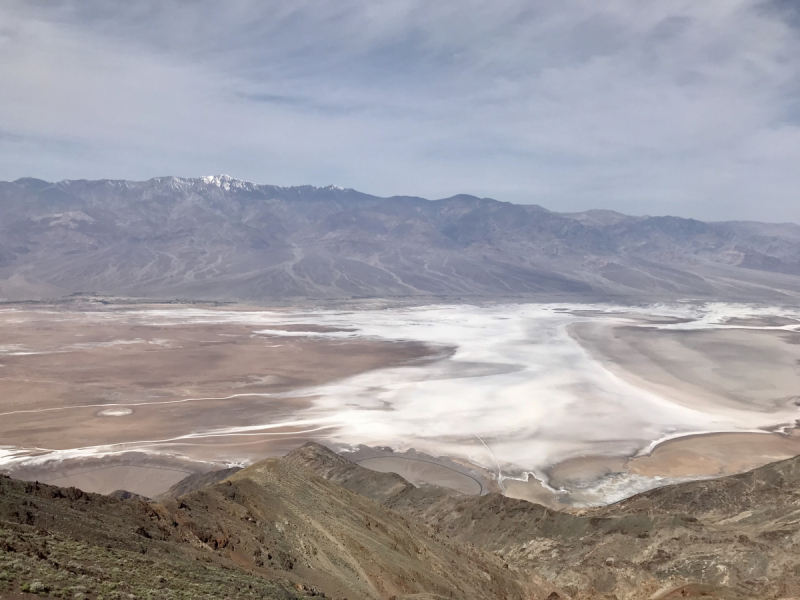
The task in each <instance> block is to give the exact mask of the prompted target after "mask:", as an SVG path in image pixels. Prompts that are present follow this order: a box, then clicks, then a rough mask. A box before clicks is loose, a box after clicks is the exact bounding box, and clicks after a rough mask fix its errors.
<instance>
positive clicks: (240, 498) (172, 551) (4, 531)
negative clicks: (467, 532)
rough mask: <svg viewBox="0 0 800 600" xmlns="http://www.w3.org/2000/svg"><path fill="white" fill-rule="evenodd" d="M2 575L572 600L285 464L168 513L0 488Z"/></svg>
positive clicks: (211, 589)
mask: <svg viewBox="0 0 800 600" xmlns="http://www.w3.org/2000/svg"><path fill="white" fill-rule="evenodd" d="M0 575H2V576H1V577H0V594H5V593H6V592H3V586H6V588H7V591H8V588H10V590H12V591H14V592H17V593H18V592H19V590H20V588H19V586H20V585H22V584H25V585H26V586H28V587H30V586H31V585H34V582H37V581H38V582H39V583H38V584H36V585H35V587H36V588H37V589H38V590H39V591H40V592H42V593H44V592H45V590H46V589H47V590H50V591H52V592H54V593H55V592H57V594H58V595H66V596H67V597H72V596H73V595H74V594H76V593H79V594H83V595H84V596H85V597H89V598H92V599H97V598H99V597H100V596H102V597H103V598H107V597H117V598H118V597H126V596H127V595H129V594H130V595H132V596H131V597H134V598H149V597H153V596H155V597H167V596H169V597H180V598H187V599H188V598H217V597H221V596H224V597H231V598H250V597H259V598H281V599H288V598H296V597H305V596H308V595H311V596H320V595H325V596H328V597H334V598H348V599H351V600H352V599H375V598H381V599H386V600H388V599H389V598H405V597H408V598H411V597H413V598H419V599H423V598H427V599H431V600H433V599H434V598H451V597H455V598H507V599H509V600H511V599H514V598H520V599H522V598H547V597H548V596H550V595H551V594H553V593H556V596H553V598H556V597H564V594H563V592H562V593H560V594H559V593H558V592H557V591H556V587H555V586H554V585H552V584H547V583H544V582H542V581H540V580H539V579H538V578H537V577H536V576H535V575H533V574H531V573H528V572H526V571H523V570H518V569H516V568H509V566H508V565H507V564H505V562H504V561H503V560H501V559H499V558H497V557H494V556H491V555H488V554H485V553H483V552H481V551H480V550H477V549H475V548H472V547H470V546H464V545H461V544H456V543H454V542H452V541H451V540H448V539H446V538H443V537H442V536H439V535H437V534H436V533H435V532H433V531H432V530H430V529H429V528H428V527H427V526H425V525H424V524H422V523H419V522H417V521H415V520H412V519H408V518H406V517H403V516H402V515H400V514H398V513H396V512H394V511H391V510H389V509H387V508H385V507H383V506H381V505H379V504H377V503H375V502H373V501H371V500H369V499H367V498H365V497H362V496H359V495H357V494H354V493H352V492H350V491H348V490H346V489H344V488H342V487H340V486H337V485H335V484H332V483H330V482H328V481H326V480H324V479H322V478H319V477H317V476H315V475H314V474H313V473H312V472H310V471H308V470H306V469H302V468H298V467H297V465H292V464H290V463H288V462H285V461H282V460H280V459H270V460H266V461H263V462H261V463H257V464H255V465H253V466H251V467H249V468H247V469H244V470H241V471H239V472H237V473H235V474H234V475H232V476H231V477H229V478H228V479H226V480H225V481H223V482H220V483H217V484H214V485H210V486H207V487H204V488H202V489H199V490H196V491H192V492H190V493H188V494H186V495H184V496H181V497H180V498H178V499H170V500H166V501H165V502H163V503H162V504H152V503H147V502H144V501H141V500H139V499H133V500H118V499H114V498H110V497H105V496H99V495H96V494H85V493H83V492H81V491H79V490H75V489H74V488H72V489H66V490H64V489H60V488H56V487H53V486H47V485H42V484H38V483H30V482H21V481H15V480H12V479H9V478H0ZM167 590H170V591H171V593H169V594H167V593H166V591H167ZM3 597H6V596H5V595H3Z"/></svg>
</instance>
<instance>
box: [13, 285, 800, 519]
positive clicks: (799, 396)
mask: <svg viewBox="0 0 800 600" xmlns="http://www.w3.org/2000/svg"><path fill="white" fill-rule="evenodd" d="M194 310H197V311H199V312H197V313H196V314H195V313H192V312H191V311H194ZM187 311H189V312H188V313H187ZM500 313H501V314H502V311H500ZM187 314H191V315H193V316H192V318H191V319H187V318H185V316H186V315H187ZM215 314H220V315H224V317H225V318H220V319H215V318H213V317H214V315H215ZM282 314H283V313H282V312H281V311H280V310H278V309H270V310H265V309H261V308H248V307H242V306H235V305H221V306H218V305H199V306H193V305H184V304H156V303H153V304H142V303H126V302H124V301H111V300H97V299H93V298H77V299H73V300H70V301H68V302H60V303H53V304H22V303H21V304H16V305H6V306H5V307H4V308H3V309H2V310H0V332H2V338H0V458H2V459H3V464H0V469H2V470H5V471H6V472H7V473H9V474H11V475H12V476H14V477H17V478H21V479H29V480H34V479H35V480H38V481H42V482H47V483H51V484H54V485H59V486H76V487H80V488H82V489H85V490H88V491H94V492H99V493H110V492H112V491H114V490H117V489H125V490H129V491H132V492H135V493H138V494H141V495H144V496H149V497H154V496H157V495H158V494H161V493H163V492H164V491H165V490H167V489H168V488H169V487H170V486H172V485H174V484H175V483H177V482H178V481H180V480H181V479H183V478H185V477H186V476H187V475H191V474H195V473H202V472H206V471H211V470H214V469H219V468H224V467H226V466H229V465H232V464H239V465H243V464H249V463H252V462H254V461H257V460H259V459H262V458H264V457H269V456H280V455H284V454H286V453H287V452H289V451H291V450H292V449H294V448H297V447H299V446H300V445H301V444H303V443H305V442H307V441H309V440H317V441H322V442H326V443H330V444H331V445H332V446H334V447H339V448H340V450H342V451H344V452H346V453H347V456H348V457H349V458H350V459H351V460H353V461H355V462H357V463H359V464H361V465H362V466H364V467H367V468H370V469H373V470H377V471H384V472H396V473H399V474H401V475H402V476H403V477H405V478H406V479H408V480H410V481H412V482H413V483H416V484H421V483H434V484H437V485H443V486H446V487H449V488H452V489H455V490H457V491H459V492H461V493H463V494H467V495H471V494H482V493H487V492H489V491H504V492H505V493H506V495H508V496H511V497H515V498H522V499H527V500H531V501H534V502H538V503H541V504H545V505H547V506H551V507H569V506H581V505H587V504H597V503H598V501H600V502H602V500H603V496H602V494H603V493H605V492H603V491H602V489H603V488H602V485H604V483H603V482H605V481H611V480H620V479H621V480H625V481H627V480H628V479H635V480H636V481H644V482H645V484H644V485H645V487H653V486H656V485H660V484H662V483H669V482H673V481H682V480H687V479H696V478H708V477H717V476H722V475H727V474H731V473H738V472H742V471H745V470H748V469H751V468H754V467H757V466H759V465H763V464H766V463H768V462H772V461H776V460H780V459H783V458H788V457H791V456H795V455H798V454H800V435H798V433H797V430H795V428H794V426H795V420H796V418H800V417H798V404H800V331H799V330H798V328H800V322H799V321H798V320H797V319H796V318H795V317H794V316H791V314H789V313H787V314H788V315H789V316H781V315H779V316H760V317H757V318H756V317H735V318H728V319H727V321H725V323H724V327H697V328H691V327H689V328H681V326H682V324H686V323H691V322H692V319H691V318H685V317H677V316H674V315H673V316H658V315H656V316H654V315H653V314H649V313H648V312H647V311H646V310H644V309H637V310H632V309H625V310H624V311H622V310H617V311H611V312H609V310H608V308H607V307H606V308H605V309H603V310H599V311H590V310H579V309H576V310H573V311H572V312H571V313H570V314H571V317H570V319H572V320H571V321H569V322H567V321H564V323H566V324H565V325H563V331H564V332H565V336H564V338H565V339H566V340H567V342H568V343H571V344H573V345H575V347H576V348H578V351H579V352H582V353H583V354H584V355H585V356H586V359H587V360H588V361H590V363H591V364H592V365H595V366H597V365H599V366H600V367H599V368H600V370H601V371H602V372H603V373H605V374H606V375H607V376H608V377H610V378H612V379H613V380H614V381H619V382H621V383H619V385H620V386H627V387H620V388H619V389H625V390H628V389H631V390H634V391H638V392H641V393H642V394H647V395H649V396H648V397H657V398H658V402H660V403H662V404H663V405H664V406H668V407H670V410H672V409H673V408H674V409H675V410H678V411H682V410H683V411H684V412H685V411H686V410H688V411H689V413H686V414H694V413H693V412H692V411H699V412H697V414H702V415H703V418H704V419H706V422H708V420H709V419H710V420H712V421H713V420H714V419H718V420H719V422H720V423H728V424H730V423H738V424H739V425H736V426H730V427H729V428H728V429H729V430H726V428H725V427H723V426H721V427H720V428H718V429H717V430H714V431H704V430H702V428H701V427H700V426H698V429H697V430H695V431H691V430H681V431H677V432H676V433H675V435H662V434H659V435H658V436H655V437H653V438H652V439H650V440H642V441H641V442H640V443H639V444H640V447H638V448H636V451H633V452H631V451H629V450H626V451H623V450H621V448H623V447H624V448H629V447H630V443H628V442H626V445H619V446H612V445H606V446H602V445H600V444H598V445H597V448H598V449H597V450H596V451H595V450H591V451H583V452H577V453H575V452H573V453H572V455H563V456H560V458H558V459H554V460H552V461H550V462H548V463H546V464H539V465H538V467H539V468H538V469H537V470H536V476H535V477H533V476H528V477H527V481H525V479H526V478H525V477H519V476H516V475H515V476H511V475H509V473H510V472H513V469H510V467H514V466H515V465H513V464H511V463H506V462H504V460H503V458H502V456H501V457H500V459H499V460H498V459H497V457H496V456H495V455H494V453H492V450H491V448H490V446H492V447H494V448H499V447H500V446H501V441H500V440H499V439H498V438H497V437H495V438H491V437H488V436H487V437H485V438H481V437H478V436H477V435H476V436H464V435H462V434H459V435H454V436H452V440H449V441H453V440H456V442H457V443H461V441H463V440H462V438H466V437H473V438H474V437H477V439H478V440H479V441H480V444H482V446H485V449H486V450H489V452H490V453H491V456H492V457H494V460H487V459H486V456H489V455H488V454H485V455H484V456H483V459H482V460H475V459H474V458H471V456H468V455H465V454H460V453H458V452H450V451H448V447H446V446H442V447H441V449H440V451H436V448H435V447H433V446H431V445H430V444H429V445H428V446H427V447H426V446H424V444H423V445H422V446H421V447H419V448H417V449H414V447H413V443H411V442H410V444H411V445H410V446H406V447H404V448H397V447H395V448H391V447H388V446H387V447H381V446H380V445H378V444H375V442H374V440H372V441H371V443H370V445H360V446H359V445H358V444H360V443H361V440H359V439H351V440H348V441H349V442H350V443H351V444H352V445H351V446H348V447H344V446H342V444H341V443H339V442H341V438H340V437H337V436H336V435H333V434H334V433H335V430H336V425H335V424H326V422H324V420H322V421H317V422H315V421H313V420H308V419H306V418H304V414H307V410H308V408H309V406H311V404H312V403H313V402H314V401H315V400H316V399H317V396H316V395H315V394H316V393H317V391H319V393H320V394H324V393H325V392H324V389H325V386H327V385H331V384H335V383H336V382H342V381H354V380H358V378H359V377H360V376H364V375H365V374H369V373H377V374H381V373H390V372H392V371H393V370H394V371H395V372H397V370H398V369H401V370H402V369H403V368H407V367H408V366H409V365H413V366H414V368H417V369H420V368H421V369H423V370H424V369H425V368H427V367H426V365H436V364H440V363H442V362H447V361H448V360H450V359H451V358H452V357H453V356H454V354H455V353H456V352H457V348H456V347H455V345H453V344H450V345H448V344H447V343H441V344H435V343H428V342H426V341H420V340H419V339H417V340H414V339H405V338H404V335H403V334H402V333H401V332H399V331H398V332H397V336H396V337H397V339H389V338H386V337H380V336H377V335H361V334H358V330H357V329H356V328H354V329H349V328H348V327H347V326H346V325H342V324H341V323H344V322H346V321H347V319H346V318H343V319H342V320H339V321H337V322H338V323H339V325H336V326H334V325H330V324H325V323H326V322H325V321H322V322H321V321H320V320H318V319H315V318H314V314H313V310H312V311H309V313H308V315H309V316H308V319H307V321H304V320H303V317H302V313H298V312H297V311H295V312H294V313H293V318H292V319H283V318H282V317H281V315H282ZM298 314H299V315H300V316H298ZM198 315H200V316H198ZM208 315H211V317H209V316H208ZM263 315H268V318H267V317H265V318H267V321H264V322H262V321H260V320H259V319H261V318H262V316H263ZM201 317H202V318H201ZM503 318H504V317H503ZM673 326H677V327H676V328H670V327H673ZM576 344H577V345H576ZM465 364H466V363H465ZM476 364H477V363H476ZM587 364H589V363H587ZM493 368H494V367H493ZM481 369H483V370H481ZM495 370H496V371H497V373H500V375H501V376H504V377H505V376H506V375H503V374H504V373H512V372H513V369H511V368H508V367H507V365H506V366H504V367H503V368H502V369H500V368H496V369H495ZM476 373H478V374H477V375H474V376H464V377H463V378H462V379H458V378H456V379H455V381H461V382H463V384H462V385H464V386H472V385H473V384H474V383H475V382H480V381H481V380H483V379H485V377H486V373H490V371H487V370H486V369H485V368H483V367H481V368H480V369H477V371H476ZM380 379H381V376H380V375H378V380H379V381H380ZM429 379H436V377H434V376H433V375H431V376H430V377H429ZM369 381H373V383H371V384H369V385H374V386H375V387H374V392H375V395H376V397H377V395H378V393H379V383H374V380H369ZM587 381H589V380H588V379H587ZM369 385H367V386H366V388H365V390H366V391H365V393H366V394H368V395H369V394H370V393H372V392H370V390H371V389H373V388H370V387H369ZM575 387H576V389H578V386H575ZM587 388H588V389H589V391H586V389H587ZM464 389H465V390H466V389H467V387H465V388H464ZM509 389H510V390H512V391H511V392H509V393H512V392H513V388H512V387H509ZM575 397H576V398H580V399H582V400H584V401H586V404H585V406H586V407H588V408H587V409H586V410H595V408H593V404H592V403H593V402H594V403H596V397H595V396H594V395H593V393H592V392H591V386H588V385H586V386H582V387H580V388H579V389H578V392H575ZM447 402H449V403H450V406H452V407H457V406H460V402H461V399H460V398H457V397H455V398H450V399H449V400H447ZM384 404H385V403H384ZM369 410H376V411H378V412H381V411H382V412H383V413H388V414H389V416H390V418H394V417H393V415H394V416H396V418H397V419H398V420H401V419H402V418H404V415H403V410H404V409H403V408H402V406H401V403H399V404H397V406H382V407H379V408H375V409H373V408H370V409H369ZM578 410H581V409H580V408H578ZM465 412H469V411H468V410H466V409H465ZM362 414H363V413H362ZM676 414H677V413H676ZM680 414H684V413H680ZM453 415H454V417H453V418H454V419H457V418H464V419H470V418H474V419H479V418H481V417H480V416H477V413H476V416H474V417H470V416H469V415H467V416H466V417H463V416H459V415H458V414H457V409H456V408H454V409H453ZM584 417H585V415H584ZM655 418H656V417H654V419H655ZM588 422H590V423H591V419H589V421H588ZM750 422H752V427H749V426H747V424H749V423H750ZM270 423H274V424H275V425H274V426H270V425H269V424H270ZM742 423H744V424H745V426H742V425H741V424H742ZM254 425H258V426H257V427H253V426H254ZM248 428H251V429H248ZM476 433H477V430H476ZM556 433H557V432H556ZM662 433H663V432H662ZM548 435H555V434H552V433H550V434H548ZM560 435H565V436H568V435H569V433H568V431H567V433H562V434H560ZM635 439H636V438H634V441H635ZM532 441H535V440H532ZM412 442H413V440H412ZM470 443H472V444H475V445H479V444H478V442H476V441H475V439H472V440H471V442H470ZM559 443H560V440H556V442H555V444H554V445H555V446H556V447H557V446H558V444H559ZM648 443H649V446H648ZM337 444H338V445H337ZM520 445H521V446H520V447H523V448H524V440H522V441H520ZM516 466H517V467H519V464H517V465H516ZM502 471H505V475H503V474H502ZM498 474H500V475H499V476H498ZM597 486H600V487H599V488H598V487H597ZM589 488H591V489H592V490H593V491H591V492H589V491H587V489H589ZM598 489H600V490H601V491H599V492H598V491H597V490H598ZM626 489H627V488H626ZM631 489H634V488H631ZM634 491H635V490H634ZM614 493H617V494H618V492H614ZM612 496H613V494H611V495H609V499H610V500H614V499H616V498H614V497H612ZM598 499H599V500H598Z"/></svg>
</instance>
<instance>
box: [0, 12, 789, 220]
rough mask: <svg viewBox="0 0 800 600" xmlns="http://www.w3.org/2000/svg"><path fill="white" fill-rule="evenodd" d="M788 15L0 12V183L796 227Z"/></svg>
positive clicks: (701, 13)
mask: <svg viewBox="0 0 800 600" xmlns="http://www.w3.org/2000/svg"><path fill="white" fill-rule="evenodd" d="M798 6H800V5H798V4H797V3H796V2H794V1H791V0H772V1H769V2H763V1H758V2H756V1H749V0H724V1H723V0H709V1H707V2H690V1H683V0H664V1H662V2H638V1H635V0H603V1H600V2H597V1H590V0H568V1H565V2H558V3H555V2H544V1H539V2H529V1H523V0H505V1H503V0H501V1H495V2H491V3H490V2H485V1H477V0H463V1H459V2H450V1H443V2H422V1H414V0H397V1H395V2H391V3H376V2H363V1H361V2H357V1H354V0H342V1H340V2H336V3H316V2H310V1H302V0H293V1H291V2H290V1H288V0H287V1H282V0H281V1H277V0H273V1H255V0H252V1H247V0H233V1H231V2H225V3H220V2H211V1H203V0H199V1H193V2H185V1H182V0H163V1H156V0H134V1H131V2H126V3H119V2H115V3H108V2H101V1H99V0H95V1H91V0H86V1H78V0H62V1H61V2H32V1H30V0H27V1H24V0H9V1H8V2H4V3H3V4H2V5H0V24H2V25H1V26H0V61H2V64H3V71H2V77H0V106H2V109H3V110H2V111H0V159H1V160H0V178H2V179H15V178H17V177H20V176H24V175H32V176H38V177H42V178H46V179H62V178H82V177H85V178H104V177H111V178H132V179H144V178H149V177H151V176H154V175H160V174H176V175H185V176H197V175H202V174H209V173H219V172H227V173H230V174H231V175H233V176H236V177H240V178H243V179H249V180H254V181H259V182H263V183H275V184H282V185H295V184H304V183H311V184H316V185H325V184H329V183H335V184H339V185H343V186H347V187H353V188H356V189H360V190H362V191H366V192H371V193H376V194H380V195H391V194H415V195H422V196H426V197H443V196H448V195H451V194H455V193H461V192H466V193H473V194H477V195H483V196H492V197H495V198H498V199H503V200H510V201H515V202H535V203H539V204H542V205H544V206H546V207H548V208H552V209H555V210H581V209H586V208H591V207H604V208H614V209H617V210H621V211H624V212H629V213H634V214H644V213H650V214H665V213H669V214H681V215H685V216H695V217H699V218H705V219H716V220H724V219H734V218H751V219H759V220H773V221H784V220H794V221H800V202H798V196H797V190H800V169H798V168H797V166H798V165H800V61H797V59H796V57H797V56H800V8H798Z"/></svg>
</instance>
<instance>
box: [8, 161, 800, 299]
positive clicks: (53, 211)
mask: <svg viewBox="0 0 800 600" xmlns="http://www.w3.org/2000/svg"><path fill="white" fill-rule="evenodd" d="M74 292H98V293H104V294H116V295H128V296H160V297H175V296H180V297H191V298H194V299H218V300H287V299H299V298H315V299H325V298H328V299H330V298H349V297H363V296H382V297H387V296H420V295H424V296H431V295H433V296H484V297H485V296H488V297H499V296H530V295H546V296H552V295H562V296H564V295H568V296H578V297H592V298H604V297H608V296H613V297H620V296H621V297H638V298H647V297H658V298H660V299H663V298H668V297H676V298H677V297H687V296H693V297H700V298H718V299H738V300H765V301H781V300H789V299H791V298H793V297H796V294H797V293H798V292H800V226H798V225H791V224H783V225H769V224H763V223H735V222H731V223H704V222H700V221H696V220H692V219H680V218H676V217H629V216H625V215H621V214H618V213H614V212H611V211H588V212H586V213H579V214H560V213H556V212H552V211H549V210H546V209H544V208H542V207H539V206H533V205H524V206H523V205H514V204H509V203H506V202H498V201H496V200H491V199H488V198H476V197H473V196H465V195H461V196H454V197H452V198H447V199H443V200H436V201H429V200H425V199H422V198H413V197H394V198H378V197H375V196H370V195H367V194H362V193H360V192H357V191H355V190H349V189H341V188H336V187H326V188H315V187H311V186H301V187H290V188H284V187H276V186H269V185H257V184H253V183H248V182H243V181H238V180H235V179H231V178H229V177H226V176H221V177H205V178H199V179H181V178H177V177H161V178H156V179H151V180H149V181H143V182H131V181H108V180H102V181H83V180H81V181H62V182H59V183H49V182H45V181H41V180H37V179H20V180H17V181H15V182H0V298H7V299H12V300H14V299H28V298H35V297H53V296H58V295H64V294H69V293H74Z"/></svg>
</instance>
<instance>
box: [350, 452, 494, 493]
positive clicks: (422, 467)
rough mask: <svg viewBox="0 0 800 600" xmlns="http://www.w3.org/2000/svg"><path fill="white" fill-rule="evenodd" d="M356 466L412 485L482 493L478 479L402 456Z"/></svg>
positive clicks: (387, 457)
mask: <svg viewBox="0 0 800 600" xmlns="http://www.w3.org/2000/svg"><path fill="white" fill-rule="evenodd" d="M358 464H360V465H361V466H362V467H366V468H368V469H371V470H373V471H380V472H381V473H397V474H398V475H400V476H401V477H402V478H404V479H406V480H407V481H410V482H411V483H413V484H414V485H419V484H420V483H429V484H432V485H438V486H442V487H447V488H451V489H454V490H457V491H459V492H461V493H462V494H468V495H478V494H480V493H481V492H482V491H483V485H482V483H481V482H480V481H479V480H478V479H476V478H473V477H470V476H469V475H466V474H465V473H461V472H459V471H455V470H453V469H451V468H449V467H446V466H444V465H440V464H437V463H434V462H427V461H422V460H418V459H410V458H405V457H402V456H380V457H376V458H367V459H363V460H360V461H358Z"/></svg>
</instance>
